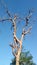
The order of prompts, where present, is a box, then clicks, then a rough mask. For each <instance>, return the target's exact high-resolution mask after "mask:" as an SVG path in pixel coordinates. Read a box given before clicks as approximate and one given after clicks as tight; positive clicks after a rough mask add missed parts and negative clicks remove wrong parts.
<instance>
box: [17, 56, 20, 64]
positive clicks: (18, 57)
mask: <svg viewBox="0 0 37 65" xmlns="http://www.w3.org/2000/svg"><path fill="white" fill-rule="evenodd" d="M19 59H20V56H17V58H16V65H19Z"/></svg>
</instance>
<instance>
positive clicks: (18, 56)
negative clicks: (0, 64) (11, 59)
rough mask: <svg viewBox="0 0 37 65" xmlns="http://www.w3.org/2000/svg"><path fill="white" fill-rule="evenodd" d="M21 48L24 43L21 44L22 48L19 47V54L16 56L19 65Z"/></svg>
mask: <svg viewBox="0 0 37 65" xmlns="http://www.w3.org/2000/svg"><path fill="white" fill-rule="evenodd" d="M21 49H22V45H20V48H19V50H18V55H17V57H16V65H19V60H20V54H21Z"/></svg>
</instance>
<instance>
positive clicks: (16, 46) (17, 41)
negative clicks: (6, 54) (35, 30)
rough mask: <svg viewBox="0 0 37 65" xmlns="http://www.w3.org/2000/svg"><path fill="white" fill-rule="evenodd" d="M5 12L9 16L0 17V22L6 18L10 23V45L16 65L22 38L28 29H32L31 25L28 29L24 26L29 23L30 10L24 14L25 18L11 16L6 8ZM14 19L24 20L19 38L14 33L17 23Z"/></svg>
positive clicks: (17, 64)
mask: <svg viewBox="0 0 37 65" xmlns="http://www.w3.org/2000/svg"><path fill="white" fill-rule="evenodd" d="M6 13H7V14H8V16H9V18H7V19H6V18H5V19H1V20H0V22H3V21H7V20H8V21H9V22H11V23H12V28H13V39H14V43H13V42H12V43H13V44H10V46H11V48H12V54H13V55H14V56H15V58H16V65H19V59H20V53H21V50H22V44H23V39H24V37H25V36H26V35H27V34H28V33H29V32H30V30H31V29H32V26H30V27H29V28H28V30H26V29H25V27H27V26H28V24H29V19H30V17H31V16H32V12H29V15H28V16H26V17H25V18H21V17H19V16H17V15H14V16H13V18H12V16H11V14H10V13H9V11H8V10H6ZM16 20H20V22H21V21H22V20H23V21H24V22H25V24H26V25H25V26H24V27H23V30H22V34H21V38H20V39H19V38H18V37H17V36H16V33H17V26H16V25H17V24H16V22H17V21H16ZM18 22H19V21H18ZM19 25H20V23H19ZM20 28H22V27H20ZM18 34H19V33H18Z"/></svg>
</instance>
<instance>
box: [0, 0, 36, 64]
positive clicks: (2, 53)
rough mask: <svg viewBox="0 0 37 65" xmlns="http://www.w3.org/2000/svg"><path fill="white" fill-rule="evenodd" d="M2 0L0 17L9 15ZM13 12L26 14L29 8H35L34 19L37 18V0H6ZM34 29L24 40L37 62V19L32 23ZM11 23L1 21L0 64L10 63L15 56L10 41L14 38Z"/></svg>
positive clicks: (26, 47)
mask: <svg viewBox="0 0 37 65" xmlns="http://www.w3.org/2000/svg"><path fill="white" fill-rule="evenodd" d="M1 1H2V0H0V18H3V17H7V14H6V12H5V9H4V8H3V5H1ZM4 2H5V3H6V4H7V7H8V9H9V10H10V12H11V14H14V13H19V15H21V16H22V15H26V14H27V12H28V10H29V9H32V8H33V9H34V14H33V20H34V19H36V18H37V0H4ZM32 26H33V27H32V31H31V34H29V36H27V37H26V39H25V41H24V47H25V49H27V50H29V51H30V52H31V54H32V56H33V61H34V62H35V63H36V64H37V19H36V20H35V23H34V24H33V25H32ZM10 27H11V23H8V22H5V23H3V24H2V23H0V65H10V62H11V60H12V58H13V55H12V51H11V48H10V46H9V43H10V42H11V41H12V40H13V39H12V32H11V31H10Z"/></svg>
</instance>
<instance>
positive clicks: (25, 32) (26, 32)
mask: <svg viewBox="0 0 37 65" xmlns="http://www.w3.org/2000/svg"><path fill="white" fill-rule="evenodd" d="M31 29H32V26H31V27H29V29H28V30H27V31H26V30H25V29H23V32H22V36H21V41H23V38H24V36H25V35H26V34H28V33H29V32H30V30H31Z"/></svg>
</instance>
